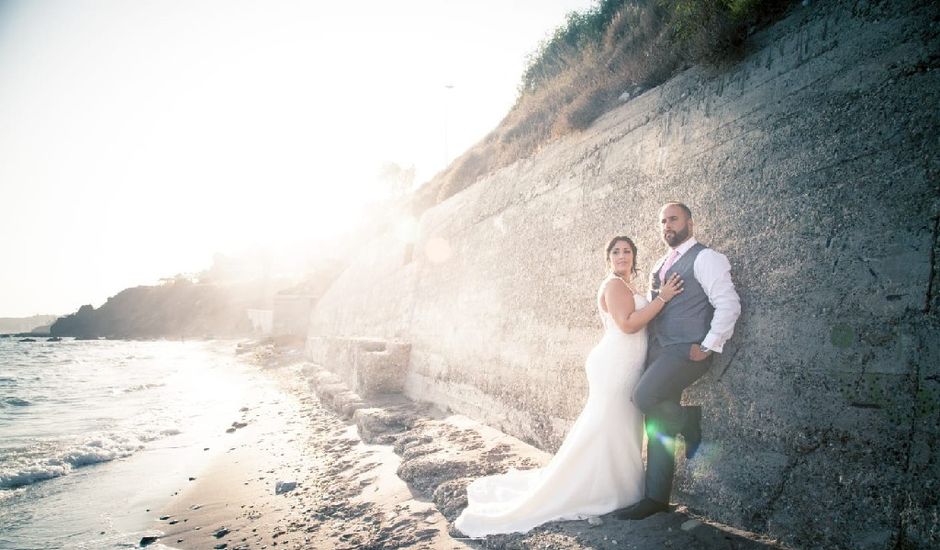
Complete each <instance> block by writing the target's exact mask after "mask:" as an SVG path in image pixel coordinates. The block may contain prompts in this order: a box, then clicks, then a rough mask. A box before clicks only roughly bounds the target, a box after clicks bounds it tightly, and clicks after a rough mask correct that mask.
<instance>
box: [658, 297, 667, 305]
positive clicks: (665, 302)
mask: <svg viewBox="0 0 940 550" xmlns="http://www.w3.org/2000/svg"><path fill="white" fill-rule="evenodd" d="M656 299H657V300H659V301H660V302H662V303H664V304H668V303H669V302H667V301H666V300H663V297H662V296H659V295H657V296H656Z"/></svg>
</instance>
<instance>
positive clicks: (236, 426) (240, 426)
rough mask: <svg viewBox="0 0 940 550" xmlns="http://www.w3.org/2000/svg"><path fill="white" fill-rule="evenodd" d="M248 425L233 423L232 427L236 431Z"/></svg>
mask: <svg viewBox="0 0 940 550" xmlns="http://www.w3.org/2000/svg"><path fill="white" fill-rule="evenodd" d="M247 425H248V424H247V423H246V422H232V427H233V428H235V429H236V430H240V429H242V428H244V427H245V426H247Z"/></svg>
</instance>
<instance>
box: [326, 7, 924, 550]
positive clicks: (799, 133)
mask: <svg viewBox="0 0 940 550" xmlns="http://www.w3.org/2000/svg"><path fill="white" fill-rule="evenodd" d="M805 4H807V5H802V4H795V6H794V8H793V11H792V13H791V14H789V15H788V16H787V17H786V18H785V19H784V20H782V21H781V22H780V23H778V24H776V25H774V26H773V27H771V28H768V29H765V30H763V31H761V32H759V33H757V34H755V35H753V36H752V37H750V39H749V41H748V44H747V51H746V52H745V54H744V57H743V58H742V59H740V60H738V61H736V62H734V63H731V64H729V65H728V66H727V67H722V68H714V67H711V68H704V67H694V68H691V69H689V70H686V71H684V72H683V73H681V74H679V75H677V76H676V77H674V78H673V79H671V80H669V81H668V82H667V83H665V84H663V85H662V86H659V87H657V88H655V89H652V90H649V91H648V92H646V93H644V94H643V95H641V96H639V97H637V98H635V99H633V100H631V101H629V102H628V103H626V104H624V105H623V106H621V107H620V108H618V109H617V110H615V111H613V112H611V113H608V114H607V115H605V116H604V117H602V118H601V119H599V120H598V121H597V122H596V123H595V124H594V125H593V126H592V127H591V128H590V129H589V130H587V131H585V132H583V133H581V134H578V135H574V136H569V137H567V138H565V139H563V140H560V141H558V142H555V143H554V144H552V145H551V146H549V147H546V148H545V149H543V150H542V151H541V152H540V153H539V154H538V155H537V156H535V157H533V158H530V159H527V160H522V161H519V162H517V163H515V164H514V165H511V166H509V167H507V168H505V169H503V170H501V171H499V172H497V173H495V174H493V175H491V176H489V177H487V178H486V179H484V180H482V181H480V182H479V183H477V184H476V185H474V186H472V187H470V188H468V189H467V190H465V191H463V192H461V193H459V194H458V195H456V196H454V197H452V198H450V199H448V200H447V201H445V202H444V203H441V204H440V205H438V206H436V207H434V208H432V209H430V210H427V211H425V212H424V213H423V214H422V215H421V217H420V220H419V237H418V240H417V242H416V243H415V244H414V245H413V246H411V245H409V244H407V243H405V242H403V241H400V240H399V239H398V237H397V236H396V234H395V233H394V232H392V231H389V232H385V233H382V234H379V235H372V236H370V238H369V242H368V246H362V247H357V249H356V250H353V251H350V255H351V257H352V258H354V260H353V262H352V265H351V267H350V268H349V269H348V270H347V271H346V272H345V273H343V274H342V275H341V276H340V277H339V278H338V279H337V281H336V282H335V283H334V284H333V286H332V287H331V289H330V290H329V291H328V292H327V293H326V294H325V295H324V296H323V297H322V299H321V300H320V302H319V303H318V305H317V307H316V308H315V310H314V312H313V315H312V319H311V332H310V341H311V342H312V344H311V349H320V348H323V347H324V346H322V345H319V344H317V342H321V343H322V341H323V340H325V339H327V340H331V341H333V340H336V339H341V338H377V339H385V340H396V341H400V342H401V343H403V344H406V345H410V357H409V359H408V363H407V369H406V370H405V375H404V376H405V380H404V392H405V393H406V394H407V395H408V396H410V397H413V398H415V399H419V400H423V401H430V402H434V403H437V404H439V405H442V406H445V407H447V408H449V409H451V410H453V411H456V412H459V413H462V414H466V415H468V416H471V417H474V418H476V419H478V420H482V421H483V422H486V423H488V424H490V425H492V426H495V427H498V428H500V429H502V430H504V431H506V432H508V433H511V434H513V435H516V436H518V437H521V438H523V439H525V440H527V441H530V442H532V443H534V444H536V445H537V446H539V447H541V448H543V449H545V450H549V451H551V450H554V448H556V447H557V445H558V444H559V443H560V441H561V439H562V438H563V436H564V433H565V430H566V429H567V427H568V426H569V425H570V422H571V421H572V419H573V418H574V417H575V416H576V414H577V413H578V411H579V410H580V407H581V405H582V403H583V401H584V398H585V392H586V387H585V379H584V374H583V371H582V368H583V361H584V358H585V356H586V354H587V352H588V351H589V350H590V348H591V346H592V345H593V344H594V343H595V342H596V341H597V340H598V339H599V337H600V324H599V320H598V318H597V315H596V313H595V305H594V302H595V289H596V288H597V285H598V283H599V281H600V280H601V279H602V277H603V275H604V263H603V245H604V243H605V241H606V239H607V238H609V237H610V236H612V235H615V234H627V235H633V236H635V237H636V240H637V244H638V246H639V262H640V265H641V266H644V267H646V269H647V273H648V269H649V267H650V266H651V265H652V263H653V262H654V261H655V259H656V258H657V257H658V256H659V255H661V254H662V253H663V252H664V245H663V244H662V243H661V241H660V240H659V237H658V233H657V227H656V220H655V216H656V213H657V210H658V208H659V206H660V204H661V203H663V202H665V201H667V200H681V201H683V202H685V203H687V204H689V205H690V206H691V207H692V209H693V211H694V214H695V220H696V236H697V237H698V239H699V240H700V241H702V242H704V243H706V244H708V245H710V246H712V247H714V248H716V249H717V250H719V251H721V252H723V253H725V254H726V255H727V256H728V258H729V259H730V261H731V263H732V266H733V269H734V272H733V273H734V278H735V280H736V284H737V287H738V290H739V293H740V295H741V297H742V300H743V306H744V312H743V314H742V316H741V319H740V321H739V323H738V326H737V330H736V334H735V336H734V338H733V339H732V340H731V342H730V343H729V344H728V345H727V346H726V348H725V352H724V353H723V354H721V356H720V357H718V358H717V360H716V362H715V364H714V367H713V368H712V370H711V372H710V374H709V375H708V376H706V377H705V378H704V379H703V380H701V381H700V382H699V383H698V384H696V385H695V386H693V388H691V389H690V390H689V391H687V392H686V400H687V401H688V402H691V403H700V404H702V405H704V411H705V412H704V414H705V417H704V423H705V439H706V447H705V449H704V453H701V454H702V456H701V457H700V458H696V459H695V460H693V461H690V462H687V463H686V462H680V464H679V465H678V477H677V484H676V491H675V493H674V496H673V498H674V499H675V500H678V501H681V502H683V503H685V504H687V505H689V506H690V507H691V508H692V509H693V510H697V511H701V512H703V513H705V514H707V515H709V516H711V517H714V518H716V519H718V520H720V521H723V522H726V523H730V524H732V525H737V526H741V527H743V528H746V529H750V530H755V531H759V532H763V533H767V534H769V535H771V536H774V537H777V538H779V539H781V540H783V541H784V542H787V543H790V544H794V545H797V546H805V547H811V546H828V547H833V546H835V547H853V548H889V547H921V546H924V547H926V546H931V545H936V544H938V543H940V528H938V520H937V517H938V513H940V508H938V502H937V497H936V494H937V491H938V479H940V475H938V474H940V465H938V457H940V438H938V432H940V428H938V426H940V345H938V342H940V317H938V310H940V292H938V285H940V280H938V268H940V265H938V264H940V254H938V253H940V241H938V232H940V231H938V223H940V222H938V220H940V188H938V174H940V156H938V154H937V153H938V141H937V140H938V138H937V136H938V135H940V110H938V106H940V101H938V100H940V70H938V69H940V47H938V46H940V38H938V35H940V13H938V12H940V8H938V5H937V4H936V3H935V2H929V1H909V0H905V1H899V2H864V1H858V2H848V1H832V2H812V3H808V2H807V3H805ZM641 275H644V274H643V273H641Z"/></svg>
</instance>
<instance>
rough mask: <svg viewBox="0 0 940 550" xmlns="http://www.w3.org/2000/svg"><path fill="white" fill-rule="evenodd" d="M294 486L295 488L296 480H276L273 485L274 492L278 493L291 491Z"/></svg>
mask: <svg viewBox="0 0 940 550" xmlns="http://www.w3.org/2000/svg"><path fill="white" fill-rule="evenodd" d="M296 488H297V482H296V481H278V482H277V483H276V484H275V485H274V494H275V495H280V494H283V493H288V492H290V491H293V490H294V489H296Z"/></svg>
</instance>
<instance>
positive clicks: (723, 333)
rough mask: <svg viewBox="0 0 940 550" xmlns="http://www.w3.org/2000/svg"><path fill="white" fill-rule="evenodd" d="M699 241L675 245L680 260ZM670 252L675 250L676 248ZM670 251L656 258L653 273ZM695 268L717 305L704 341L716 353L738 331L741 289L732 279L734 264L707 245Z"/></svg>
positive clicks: (705, 289)
mask: <svg viewBox="0 0 940 550" xmlns="http://www.w3.org/2000/svg"><path fill="white" fill-rule="evenodd" d="M696 243H698V241H696V240H695V239H689V240H687V241H685V242H684V243H682V244H680V245H679V246H677V247H676V248H674V249H672V250H676V251H678V252H679V257H678V258H676V261H679V258H682V256H683V255H685V253H686V252H688V251H689V249H690V248H692V247H693V246H695V244H696ZM669 254H672V251H670V252H669ZM669 254H666V255H665V256H663V257H662V258H660V259H659V261H658V262H656V266H655V267H654V268H653V273H656V272H657V271H659V268H660V267H661V266H662V265H663V263H664V262H665V261H666V258H668V257H669ZM692 268H693V272H694V273H695V280H696V281H698V283H699V284H700V285H702V290H704V291H705V295H706V296H708V301H709V303H711V305H712V307H713V308H715V315H714V316H713V317H712V324H711V327H710V328H709V330H708V334H707V335H705V339H704V340H702V345H703V346H705V347H706V348H708V349H710V350H713V351H715V352H716V353H721V350H722V348H724V345H725V342H727V341H728V339H729V338H731V335H732V334H734V323H735V322H736V321H737V320H738V316H740V315H741V298H739V297H738V293H737V292H736V291H735V290H734V283H732V282H731V264H730V263H729V262H728V258H727V257H726V256H725V255H724V254H722V253H720V252H716V251H714V250H712V249H711V248H706V249H705V250H702V251H701V252H699V254H698V256H696V257H695V263H694V264H693V265H692Z"/></svg>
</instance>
